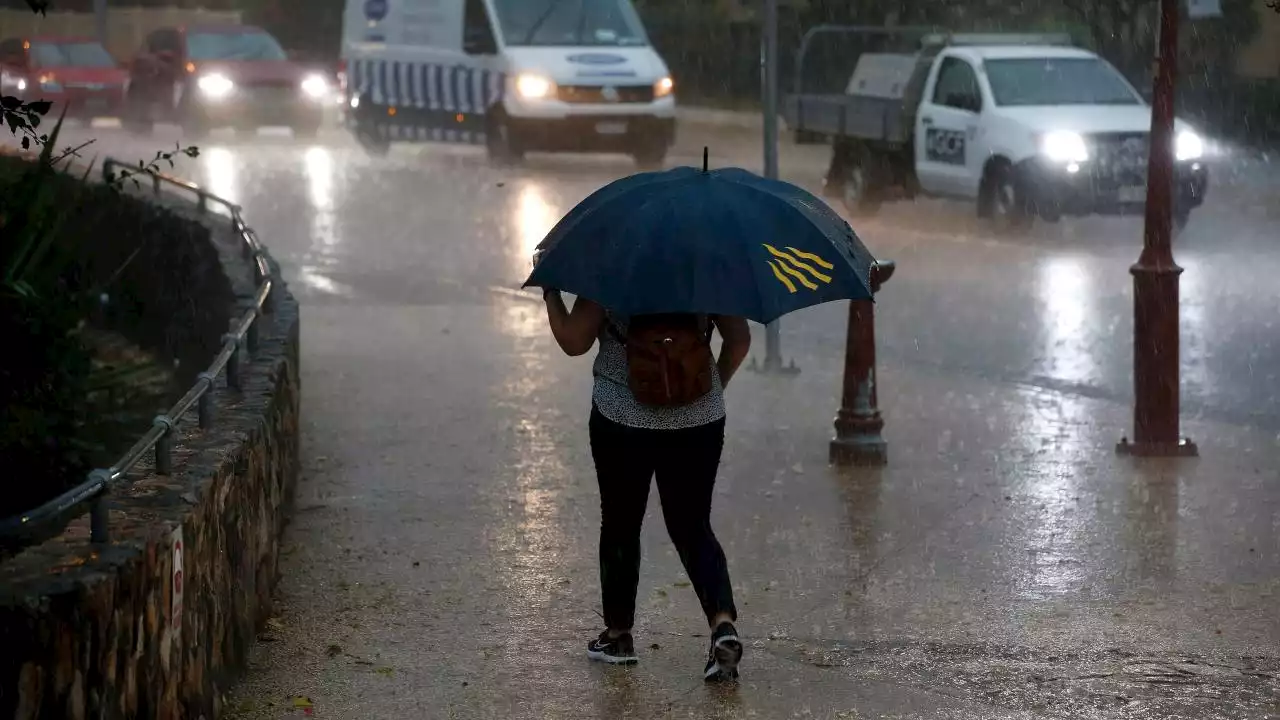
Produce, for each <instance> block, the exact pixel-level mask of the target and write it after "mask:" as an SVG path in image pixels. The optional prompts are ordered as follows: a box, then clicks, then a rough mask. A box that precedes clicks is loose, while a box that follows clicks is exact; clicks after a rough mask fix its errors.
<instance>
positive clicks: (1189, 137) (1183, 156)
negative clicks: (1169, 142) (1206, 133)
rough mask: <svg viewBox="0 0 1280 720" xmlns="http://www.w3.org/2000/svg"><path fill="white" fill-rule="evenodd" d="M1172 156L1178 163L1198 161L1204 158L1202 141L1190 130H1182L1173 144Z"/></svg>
mask: <svg viewBox="0 0 1280 720" xmlns="http://www.w3.org/2000/svg"><path fill="white" fill-rule="evenodd" d="M1174 156H1175V157H1177V158H1178V160H1180V161H1181V160H1199V159H1200V158H1201V157H1203V156H1204V141H1203V140H1201V139H1200V136H1199V135H1197V134H1195V133H1193V132H1191V131H1190V130H1183V131H1182V132H1180V133H1178V137H1177V140H1176V141H1175V142H1174Z"/></svg>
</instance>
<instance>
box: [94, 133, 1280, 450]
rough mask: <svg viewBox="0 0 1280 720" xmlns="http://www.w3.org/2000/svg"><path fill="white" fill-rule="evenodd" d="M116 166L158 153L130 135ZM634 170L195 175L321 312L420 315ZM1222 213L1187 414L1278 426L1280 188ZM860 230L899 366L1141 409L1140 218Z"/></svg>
mask: <svg viewBox="0 0 1280 720" xmlns="http://www.w3.org/2000/svg"><path fill="white" fill-rule="evenodd" d="M744 132H745V131H736V130H730V131H714V130H707V129H695V130H693V131H687V132H685V133H684V137H683V144H682V148H681V150H682V153H681V154H680V155H678V156H677V157H676V158H674V159H673V162H683V163H687V164H694V163H696V162H697V161H698V160H699V158H698V157H697V150H698V149H699V148H700V147H701V145H702V144H703V143H704V142H705V143H708V144H710V145H712V149H713V163H719V164H739V165H744V166H747V167H754V166H757V165H758V160H757V158H758V157H759V152H758V150H757V148H756V146H755V144H754V142H753V138H751V137H749V136H746V135H745V134H744ZM100 137H101V141H100V142H101V145H102V147H103V149H105V150H108V151H110V152H114V153H116V154H123V155H126V156H138V157H140V156H144V155H145V154H146V153H147V150H149V149H150V148H151V147H155V145H156V144H157V143H159V142H161V141H163V140H165V139H167V138H165V136H163V135H161V136H160V137H158V138H156V139H155V140H154V141H153V142H152V143H151V144H150V145H147V144H145V143H142V142H139V141H136V140H133V139H130V138H128V137H127V136H123V135H121V134H119V133H118V132H112V131H103V133H102V134H100ZM783 152H784V156H783V174H784V176H785V177H786V178H787V179H790V180H793V181H797V182H801V183H804V184H806V185H808V186H810V187H816V183H817V181H818V179H819V178H820V177H821V174H822V170H823V169H824V168H823V166H822V162H823V161H824V160H825V157H824V151H823V149H822V148H812V147H805V148H795V147H794V146H786V147H784V149H783ZM631 171H632V168H631V165H630V162H629V161H627V160H625V159H619V158H599V157H590V158H573V157H554V156H550V157H548V156H543V157H534V158H532V159H531V160H530V162H529V164H528V165H527V167H525V168H523V169H520V170H516V171H507V170H495V169H491V168H489V167H488V166H487V164H486V163H485V161H484V159H483V156H482V155H481V154H480V153H479V152H478V151H473V150H469V149H461V148H440V147H431V148H399V149H397V151H396V152H395V154H394V155H393V157H392V158H390V159H387V160H372V159H369V158H366V157H365V156H364V154H363V153H362V152H361V151H360V150H359V149H358V148H355V147H352V146H351V145H350V144H349V143H348V142H347V141H346V138H345V137H343V136H341V135H339V134H334V135H333V136H331V137H329V138H327V139H326V142H325V144H323V145H315V146H308V145H302V144H296V143H293V142H292V141H291V140H290V139H288V137H287V135H286V136H284V137H283V138H274V137H261V138H258V139H256V140H253V141H251V142H237V141H235V139H234V138H215V139H214V140H212V141H210V142H208V143H206V144H205V151H204V154H203V156H202V157H201V158H199V159H198V160H195V161H187V162H186V163H185V166H184V167H182V169H181V172H182V173H185V174H187V175H189V176H190V177H192V178H193V179H196V180H197V181H198V182H201V183H202V184H205V185H206V186H208V187H209V188H211V189H213V190H214V191H215V192H218V193H219V194H222V195H224V196H227V197H230V198H233V199H236V200H238V201H239V202H241V203H243V205H244V206H245V210H246V212H247V213H248V217H249V218H251V221H252V222H253V223H254V224H255V226H256V227H257V228H258V229H259V230H260V232H261V233H262V234H263V236H264V237H265V238H268V240H269V242H270V244H271V247H272V249H273V252H274V253H275V254H276V256H277V257H278V258H279V259H280V261H281V262H282V263H283V265H284V267H285V269H286V272H287V273H288V276H289V279H290V280H291V281H292V283H293V286H294V288H295V291H296V292H298V293H299V294H300V296H302V298H303V299H304V301H305V302H309V303H344V304H398V305H421V304H436V303H446V302H456V301H460V300H466V299H479V298H481V297H482V296H483V295H484V294H485V292H486V289H487V288H489V287H491V286H500V287H516V286H518V284H519V283H520V281H522V280H523V278H524V276H525V274H526V273H527V271H528V269H529V261H528V258H529V255H530V252H531V248H532V247H533V246H534V245H535V244H536V243H537V242H538V241H539V239H540V238H541V236H542V235H543V233H544V232H545V231H546V230H547V229H549V228H550V227H551V225H552V224H553V223H554V222H555V221H556V219H558V218H559V216H560V215H561V214H562V213H564V212H565V211H566V210H568V209H569V208H570V207H572V206H573V205H574V204H575V203H576V202H577V201H578V200H580V199H581V198H583V197H584V196H586V195H587V194H588V193H590V192H591V191H593V190H594V189H596V188H597V187H599V186H600V185H601V184H603V183H605V182H607V181H609V180H611V179H613V178H616V177H618V176H620V175H622V174H626V173H628V172H631ZM1213 171H1214V176H1213V187H1212V189H1211V194H1210V198H1209V200H1208V203H1207V205H1206V206H1205V207H1204V208H1201V210H1200V211H1199V212H1198V213H1197V214H1196V215H1194V216H1193V219H1192V222H1191V224H1190V225H1189V227H1188V228H1187V229H1186V230H1185V231H1184V232H1183V234H1182V235H1181V236H1180V237H1179V238H1178V240H1177V243H1176V248H1175V253H1176V257H1177V260H1178V262H1179V263H1180V264H1181V265H1182V266H1183V267H1184V268H1185V269H1186V272H1185V273H1184V274H1183V275H1182V280H1181V285H1182V318H1181V321H1182V342H1183V348H1182V358H1183V362H1182V365H1183V375H1182V379H1183V386H1182V387H1183V398H1184V413H1185V414H1187V415H1188V416H1189V417H1197V416H1204V417H1206V418H1214V419H1225V420H1230V421H1234V422H1248V423H1253V424H1262V425H1265V426H1267V427H1274V428H1276V429H1280V389H1278V388H1280V383H1278V382H1277V380H1278V379H1280V326H1278V324H1277V323H1280V319H1278V318H1280V285H1278V284H1277V282H1276V278H1277V277H1280V179H1278V178H1277V174H1276V173H1274V172H1272V171H1270V169H1269V166H1267V165H1263V164H1259V162H1258V161H1257V160H1252V161H1244V160H1235V161H1231V162H1226V161H1223V162H1221V163H1219V164H1217V165H1215V166H1214V168H1213ZM854 227H855V229H856V230H857V231H858V232H859V234H860V235H861V236H862V237H863V239H864V241H865V242H866V243H867V244H868V245H869V246H870V247H871V248H872V250H873V251H875V252H876V254H877V255H878V256H879V257H883V258H890V259H893V260H896V261H897V262H898V272H897V274H896V275H895V276H894V278H893V280H892V281H891V283H890V284H889V285H888V286H887V287H886V289H885V291H884V293H883V295H882V303H881V306H880V310H879V313H880V315H879V318H880V320H879V325H878V331H879V334H880V350H881V352H882V353H883V357H884V359H885V360H886V361H887V362H899V363H908V364H917V365H921V366H927V367H945V368H947V369H948V370H949V371H954V372H964V373H968V374H971V375H972V376H974V377H980V378H987V379H996V380H1002V381H1013V382H1022V383H1029V384H1033V385H1037V386H1042V387H1048V388H1055V389H1064V390H1069V391H1071V392H1075V393H1080V394H1084V395H1089V396H1094V397H1101V398H1109V399H1116V400H1121V401H1128V399H1129V398H1130V397H1131V393H1132V390H1131V387H1132V383H1131V368H1132V360H1131V357H1132V314H1133V313H1132V279H1131V277H1130V275H1129V273H1128V268H1129V266H1130V265H1131V264H1132V263H1133V262H1134V261H1135V260H1136V258H1137V255H1138V251H1139V249H1140V245H1141V236H1142V226H1141V220H1140V219H1137V218H1090V219H1084V220H1074V221H1072V220H1069V221H1065V222H1063V223H1061V224H1059V225H1040V226H1037V227H1036V228H1035V229H1034V231H1033V232H1032V233H1031V234H1030V235H1029V236H1027V237H1024V238H1007V239H997V238H993V237H991V236H990V234H989V233H987V232H986V231H985V228H984V227H983V225H982V223H981V222H980V221H978V220H977V219H976V218H973V217H972V213H971V212H970V211H969V209H968V208H966V207H963V206H959V205H956V204H954V203H948V202H941V201H926V202H919V203H914V204H900V205H896V206H889V208H888V209H887V210H886V211H885V212H883V213H882V215H881V216H879V217H877V218H875V219H872V220H858V221H855V223H854ZM843 322H844V319H843V309H842V308H840V307H837V306H829V307H821V308H815V309H813V310H810V311H807V312H804V313H801V314H799V315H796V316H793V317H790V318H788V319H787V320H786V321H785V322H784V323H783V329H784V353H785V354H786V355H787V356H788V357H789V358H790V357H794V358H795V359H796V360H797V362H798V363H799V364H800V365H801V367H802V368H803V367H804V365H805V364H806V362H808V363H810V364H811V363H812V358H815V357H822V358H829V357H833V356H838V355H839V353H841V352H842V351H843V342H844V340H843V327H844V325H843ZM761 347H762V344H761Z"/></svg>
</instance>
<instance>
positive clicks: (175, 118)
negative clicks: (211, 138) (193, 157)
mask: <svg viewBox="0 0 1280 720" xmlns="http://www.w3.org/2000/svg"><path fill="white" fill-rule="evenodd" d="M129 77H130V83H129V92H128V95H127V97H126V100H125V102H126V110H125V113H124V117H123V121H124V124H125V127H127V128H129V129H131V130H134V131H137V132H149V131H150V130H151V128H152V126H153V125H154V124H155V123H157V122H166V123H177V124H178V125H181V126H182V128H183V130H184V131H185V132H186V133H187V134H188V135H191V136H193V137H200V136H203V135H204V134H206V133H207V132H208V131H210V130H212V129H214V128H221V127H232V128H235V129H238V130H256V129H257V128H259V127H264V126H273V125H284V126H288V127H291V128H293V131H294V134H295V135H299V136H302V137H314V136H315V135H316V134H317V133H318V132H319V131H320V126H321V124H322V123H323V122H324V116H325V111H326V109H327V108H328V107H329V106H331V105H332V104H333V96H334V90H333V83H332V82H331V81H330V79H329V78H328V77H326V75H325V74H323V73H319V72H315V71H314V70H312V69H310V68H308V67H307V66H305V65H303V64H301V63H296V62H293V61H291V60H290V59H289V57H288V56H287V55H286V54H285V51H284V49H283V48H281V47H280V43H279V42H277V41H276V39H275V38H274V37H272V36H271V35H270V34H269V33H267V32H266V31H265V30H262V29H260V28H256V27H250V26H244V25H219V26H192V27H180V28H164V29H161V30H157V31H155V32H153V33H151V34H150V35H148V36H147V39H146V43H145V45H144V47H143V48H142V51H141V52H140V53H139V54H138V56H137V57H136V58H135V59H134V61H133V63H132V67H131V68H130V72H129Z"/></svg>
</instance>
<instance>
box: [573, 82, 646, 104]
mask: <svg viewBox="0 0 1280 720" xmlns="http://www.w3.org/2000/svg"><path fill="white" fill-rule="evenodd" d="M615 93H616V94H615ZM557 97H559V98H560V101H561V102H566V103H571V104H574V105H612V104H615V103H650V102H653V86H652V85H561V86H560V87H559V89H558V93H557Z"/></svg>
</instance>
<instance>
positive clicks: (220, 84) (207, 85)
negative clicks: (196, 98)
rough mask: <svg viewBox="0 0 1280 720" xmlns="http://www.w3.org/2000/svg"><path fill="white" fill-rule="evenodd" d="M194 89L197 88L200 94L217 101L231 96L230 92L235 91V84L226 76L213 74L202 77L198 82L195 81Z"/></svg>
mask: <svg viewBox="0 0 1280 720" xmlns="http://www.w3.org/2000/svg"><path fill="white" fill-rule="evenodd" d="M196 87H199V88H200V92H202V93H204V94H205V95H207V96H209V97H211V98H214V99H217V98H223V97H226V96H227V95H229V94H231V91H232V90H234V89H235V87H236V84H235V83H233V82H231V78H229V77H227V76H226V75H219V74H217V73H213V74H211V75H204V76H202V77H201V78H200V79H199V80H196Z"/></svg>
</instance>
